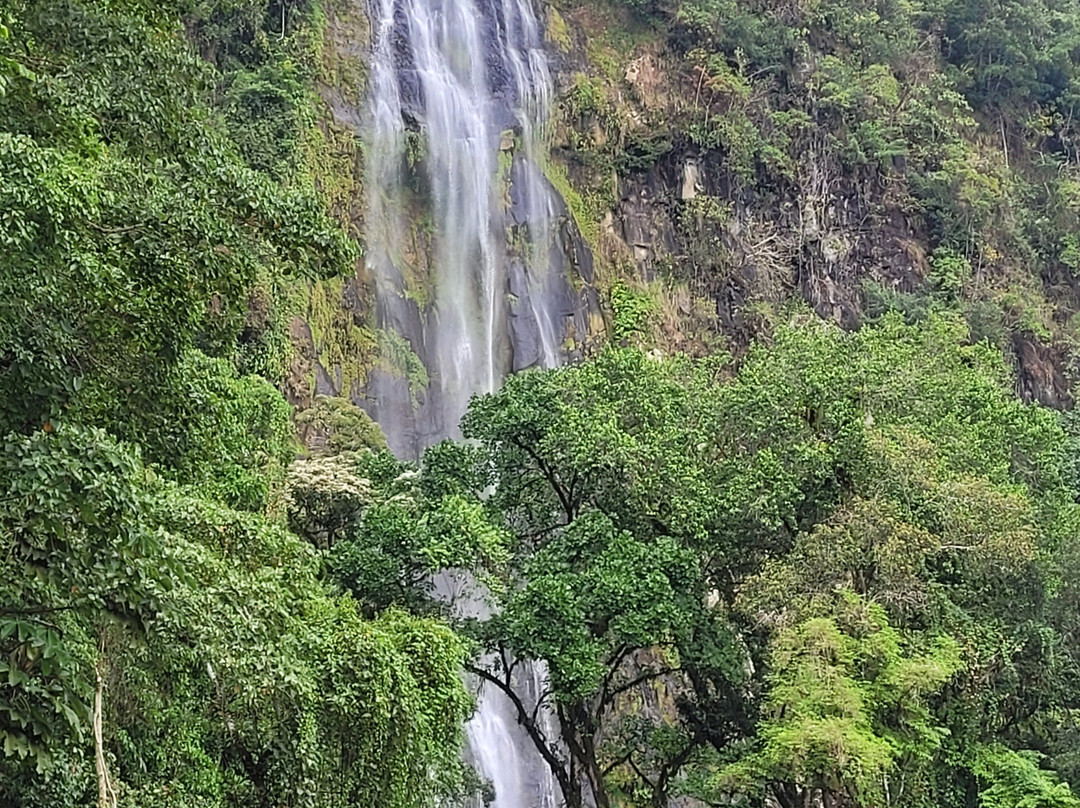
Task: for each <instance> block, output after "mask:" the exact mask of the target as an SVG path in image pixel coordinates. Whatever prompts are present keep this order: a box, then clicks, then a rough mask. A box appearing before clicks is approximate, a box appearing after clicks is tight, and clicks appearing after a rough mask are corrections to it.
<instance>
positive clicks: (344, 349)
mask: <svg viewBox="0 0 1080 808" xmlns="http://www.w3.org/2000/svg"><path fill="white" fill-rule="evenodd" d="M344 289H345V281H344V279H343V278H331V279H329V280H326V281H320V282H318V283H314V284H312V285H311V287H310V293H309V295H308V301H307V310H306V316H305V318H304V319H305V320H306V321H307V323H308V326H309V327H310V328H311V336H312V340H313V341H314V343H315V352H316V355H317V357H318V359H319V362H320V363H321V364H322V366H323V367H325V368H326V369H327V370H328V371H330V372H331V373H332V374H334V375H336V377H337V378H336V381H337V383H338V386H339V389H340V390H341V393H342V395H348V394H349V392H350V391H351V390H353V389H354V388H355V387H359V386H361V385H363V383H364V382H365V380H366V379H367V374H368V371H369V370H370V369H371V368H372V367H373V366H374V364H375V362H376V361H377V358H378V355H379V342H378V339H377V338H376V336H375V335H374V334H373V333H372V332H371V331H370V330H369V329H368V328H365V327H361V326H358V325H356V323H355V321H354V320H353V316H352V314H351V312H349V311H348V310H347V309H346V308H345V307H344V305H343V300H342V295H343V292H344Z"/></svg>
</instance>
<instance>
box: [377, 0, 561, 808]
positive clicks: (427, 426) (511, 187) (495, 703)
mask: <svg viewBox="0 0 1080 808" xmlns="http://www.w3.org/2000/svg"><path fill="white" fill-rule="evenodd" d="M373 3H374V6H375V7H374V8H373V14H372V23H373V29H372V31H373V38H374V58H373V63H372V73H371V77H370V92H371V100H370V103H371V108H370V113H371V126H370V128H369V131H368V132H367V163H368V165H367V169H368V170H367V177H368V185H369V187H368V221H367V263H368V268H369V271H370V273H371V275H372V277H373V278H374V279H375V283H376V288H377V298H378V322H379V327H380V329H382V330H383V331H384V332H393V333H395V334H397V335H399V336H400V337H401V338H404V339H405V340H406V341H407V342H408V344H409V348H410V349H411V351H412V352H414V353H415V355H416V356H417V357H418V358H419V359H420V361H421V362H422V363H423V365H424V368H425V370H426V373H427V376H428V378H429V379H430V383H429V385H428V386H427V388H426V390H423V391H421V392H420V394H419V396H418V395H417V393H416V391H415V390H412V389H409V388H408V387H407V386H405V385H404V384H403V383H402V381H401V380H400V379H399V378H396V377H391V376H389V375H387V376H385V377H381V380H380V377H376V383H374V384H373V385H372V387H373V388H374V389H369V392H368V395H369V399H371V401H372V409H373V411H374V415H375V417H376V419H377V420H378V421H379V423H380V425H381V426H382V427H383V430H384V431H385V432H386V434H387V440H388V442H389V444H390V446H391V448H392V449H393V450H394V451H395V452H396V453H398V454H399V455H403V456H417V455H418V454H419V452H420V451H421V450H422V449H423V447H424V446H426V445H430V444H431V443H433V442H435V441H437V440H439V439H442V438H444V437H450V436H454V435H455V433H456V430H457V424H458V421H459V419H460V417H461V415H462V414H463V413H464V411H465V408H466V406H467V404H468V399H469V397H470V396H471V395H473V394H474V393H483V392H489V391H492V390H494V389H495V388H496V387H497V386H498V385H499V383H500V382H501V380H502V378H503V377H504V376H505V375H506V374H507V373H508V372H510V371H511V370H516V369H520V368H524V367H533V366H540V367H552V366H555V365H557V364H559V362H560V361H561V356H560V342H561V339H562V333H563V331H564V322H563V321H564V319H565V317H566V315H567V314H568V311H567V307H566V303H565V301H566V299H567V297H568V286H567V283H566V278H565V277H564V274H563V272H562V268H563V267H564V262H563V261H562V260H561V257H562V256H561V255H557V253H558V249H559V248H558V245H557V244H556V234H555V229H554V222H555V219H556V212H557V211H558V209H559V207H560V200H559V199H558V197H557V195H556V194H555V193H554V191H553V190H552V189H551V187H550V185H549V184H548V182H547V181H546V180H545V179H544V176H543V172H542V171H541V169H540V166H541V161H542V159H543V153H544V152H543V148H544V146H543V134H544V129H545V126H546V124H547V119H548V110H549V105H550V101H551V95H552V89H551V88H552V84H551V76H550V73H549V69H548V63H547V58H546V55H545V53H544V49H543V37H542V31H541V28H540V25H539V24H538V22H537V19H536V15H535V13H534V10H533V8H532V6H531V5H530V3H529V2H528V0H373ZM418 168H419V170H416V169H418ZM418 210H422V211H423V213H422V215H423V216H424V217H427V218H428V219H429V227H430V237H431V250H430V254H431V256H432V262H431V266H430V267H428V266H426V265H423V262H422V259H421V254H422V253H423V252H424V250H423V245H420V246H418V245H417V243H416V233H415V227H416V218H417V215H418V214H417V211H418ZM410 223H411V224H412V227H413V228H414V229H410ZM555 258H558V259H560V260H558V261H556V260H554V259H555ZM418 275H420V276H422V277H421V279H420V280H421V283H420V284H419V285H420V286H421V287H422V288H423V289H424V290H426V291H427V294H428V297H427V299H424V300H417V291H416V288H415V285H417V284H416V279H417V276H418ZM410 278H411V279H412V281H413V284H414V288H410ZM516 676H517V678H518V680H519V681H518V682H516V687H517V688H519V690H520V693H521V694H522V696H523V698H525V699H526V700H527V703H529V702H530V701H531V703H532V704H535V700H536V699H538V698H540V696H541V692H542V688H543V682H544V678H545V677H544V675H543V670H542V668H540V667H539V666H535V665H525V664H522V665H519V666H517V667H516ZM540 715H541V716H542V717H543V716H545V715H546V720H547V722H548V731H549V732H551V733H554V732H555V729H554V726H553V723H554V722H553V720H552V716H551V715H550V714H549V713H546V712H545V710H541V711H540ZM466 732H467V737H468V742H469V757H470V759H471V761H472V762H473V763H474V764H475V765H476V767H477V769H478V770H479V772H480V774H481V775H482V776H484V777H485V778H486V779H488V780H489V781H490V782H491V783H492V785H493V786H494V789H495V802H494V808H556V806H558V805H559V804H560V803H561V799H560V797H559V796H558V791H557V786H556V783H555V780H554V778H553V776H552V774H551V772H550V770H549V769H548V768H547V766H546V764H545V763H544V762H543V760H542V759H541V758H540V756H539V753H538V752H537V751H536V749H535V747H534V746H533V745H532V742H531V741H530V740H529V738H528V737H527V736H526V734H525V733H524V731H523V730H522V729H521V727H520V726H519V725H518V723H517V716H516V713H515V711H514V708H513V706H512V705H511V704H510V702H509V700H508V699H507V698H505V696H504V695H503V694H501V693H499V692H497V691H496V690H494V688H492V687H490V686H489V687H487V688H482V689H481V690H480V693H479V704H478V708H477V713H476V715H475V716H474V717H473V719H472V720H471V721H470V722H469V724H468V726H467V727H466Z"/></svg>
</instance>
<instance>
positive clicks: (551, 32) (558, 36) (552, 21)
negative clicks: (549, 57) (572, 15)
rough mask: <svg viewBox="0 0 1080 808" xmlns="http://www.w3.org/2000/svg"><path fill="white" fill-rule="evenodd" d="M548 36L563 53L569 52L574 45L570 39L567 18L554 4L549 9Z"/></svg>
mask: <svg viewBox="0 0 1080 808" xmlns="http://www.w3.org/2000/svg"><path fill="white" fill-rule="evenodd" d="M547 38H548V41H549V42H551V44H553V45H554V46H555V47H556V48H558V49H559V50H560V51H562V52H563V53H569V52H570V49H571V47H572V42H571V41H570V28H569V27H567V25H566V20H564V19H563V17H562V14H560V13H559V10H558V9H557V8H555V7H554V6H548V9H547Z"/></svg>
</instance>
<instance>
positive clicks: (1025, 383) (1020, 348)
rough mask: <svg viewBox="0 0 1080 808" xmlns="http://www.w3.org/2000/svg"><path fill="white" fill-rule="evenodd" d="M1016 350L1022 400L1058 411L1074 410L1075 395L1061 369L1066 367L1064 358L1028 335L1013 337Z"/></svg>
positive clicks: (1018, 390) (1019, 392)
mask: <svg viewBox="0 0 1080 808" xmlns="http://www.w3.org/2000/svg"><path fill="white" fill-rule="evenodd" d="M1013 350H1014V351H1015V352H1016V360H1017V364H1018V365H1019V373H1018V374H1017V380H1016V382H1017V393H1018V394H1019V396H1020V398H1022V399H1023V400H1024V401H1026V402H1029V403H1030V402H1032V401H1038V402H1039V403H1040V404H1042V405H1043V406H1046V407H1053V408H1054V409H1059V410H1063V409H1071V408H1072V406H1073V399H1072V395H1071V394H1070V393H1069V386H1068V383H1067V382H1066V380H1065V376H1064V374H1063V373H1062V371H1061V369H1060V368H1061V367H1062V366H1063V365H1064V362H1063V361H1062V357H1060V356H1057V355H1056V352H1055V351H1054V350H1053V349H1052V348H1048V347H1047V346H1045V345H1043V344H1042V343H1040V342H1039V341H1038V340H1037V339H1036V338H1035V337H1033V336H1030V335H1028V334H1016V335H1015V336H1014V337H1013Z"/></svg>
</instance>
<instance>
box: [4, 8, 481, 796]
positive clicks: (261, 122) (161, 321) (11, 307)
mask: <svg viewBox="0 0 1080 808" xmlns="http://www.w3.org/2000/svg"><path fill="white" fill-rule="evenodd" d="M320 19H321V18H320V13H319V9H318V7H317V6H315V5H312V4H310V3H306V2H301V3H286V4H285V6H284V8H283V7H282V4H281V3H269V2H209V3H204V2H199V3H186V2H179V3H168V2H166V3H149V2H138V0H130V2H123V1H121V2H107V3H101V2H90V1H89V0H87V1H86V2H81V1H80V0H43V1H42V2H21V1H19V2H14V3H6V4H4V6H3V8H2V9H0V23H2V25H0V122H2V123H0V211H2V212H0V233H2V235H0V390H2V391H3V392H2V395H0V435H2V436H4V437H2V438H0V547H2V552H0V581H2V582H3V583H2V584H0V681H2V685H0V739H2V743H0V746H2V753H0V803H3V804H4V805H10V806H18V808H24V807H25V808H38V807H39V806H40V808H45V807H46V806H48V807H49V808H63V806H84V805H89V804H100V805H111V806H129V807H130V808H136V806H137V807H138V808H152V807H160V808H166V807H175V808H190V806H194V805H200V806H241V805H243V806H277V805H292V806H301V805H307V806H347V805H348V806H352V805H380V806H400V808H404V807H405V806H423V805H431V804H433V801H434V799H435V797H436V795H437V794H444V793H446V792H447V791H449V790H453V789H455V788H458V787H459V784H460V783H461V775H462V767H461V763H460V752H459V748H460V738H461V725H462V722H463V720H464V718H465V717H466V716H467V715H468V713H469V711H470V709H471V700H470V697H469V696H468V694H467V693H466V691H465V689H464V686H463V684H462V682H461V679H460V676H459V668H460V664H461V660H462V658H463V655H464V653H465V645H464V643H463V641H462V640H461V639H460V638H459V637H457V636H456V635H455V634H453V633H452V632H451V631H450V630H449V629H448V628H447V627H446V626H445V625H444V624H442V623H439V622H437V621H435V620H433V619H428V618H422V617H414V616H410V615H408V614H406V613H404V612H401V611H383V612H381V613H380V615H379V616H378V619H369V618H366V617H364V616H363V609H362V606H361V604H359V603H358V602H357V601H356V600H354V599H353V598H352V597H350V596H348V595H343V594H342V593H341V591H340V590H338V589H336V588H335V587H334V586H333V584H332V583H330V582H329V581H328V580H327V579H326V578H325V577H324V575H323V573H322V570H323V562H322V560H321V558H320V555H319V552H318V551H317V550H316V549H315V548H314V547H313V546H312V545H311V544H309V543H307V542H305V541H303V540H302V539H300V538H298V537H297V536H296V535H294V534H292V533H290V532H289V531H288V529H287V527H286V514H285V508H284V501H285V483H286V476H287V475H286V471H287V468H288V466H289V465H290V463H291V462H292V461H293V459H294V457H295V456H296V454H297V452H298V445H297V443H296V440H295V438H294V430H293V426H292V424H291V420H290V408H289V406H288V405H287V404H286V403H285V400H284V399H283V398H282V396H281V394H280V392H278V390H277V389H275V387H274V386H273V384H272V382H273V383H277V382H280V381H281V380H280V378H274V377H271V378H270V379H269V380H268V379H264V378H259V377H256V376H251V375H242V374H241V372H240V370H239V369H240V368H245V369H250V368H251V367H253V366H254V367H258V366H259V365H258V363H253V362H252V361H251V354H252V342H251V335H250V334H248V333H244V334H242V329H245V326H246V323H245V318H246V316H247V314H248V312H247V301H248V297H249V293H250V292H251V290H252V289H253V288H254V287H255V286H256V284H258V283H260V282H262V279H264V278H268V277H269V278H288V277H293V278H297V279H317V278H322V277H328V276H331V275H336V274H341V273H343V272H346V271H351V269H352V264H353V261H354V259H355V256H356V248H355V245H354V244H353V243H352V242H351V241H350V240H348V239H347V238H346V236H345V235H344V233H343V232H342V230H341V228H340V227H339V226H338V224H337V223H336V222H334V221H333V220H332V219H331V218H330V217H329V216H328V215H327V214H326V212H325V210H324V205H323V202H322V201H321V200H320V198H319V197H318V195H317V194H316V192H315V188H314V186H313V185H312V183H311V181H310V178H309V177H307V176H305V175H304V173H303V171H301V170H300V169H299V168H297V167H296V164H297V155H298V151H297V149H298V146H297V144H298V143H299V141H300V140H301V139H302V137H303V136H304V133H305V131H306V129H307V128H308V127H310V126H311V125H312V122H313V117H314V109H315V107H314V105H313V101H312V99H311V92H312V90H311V88H312V86H313V85H312V81H313V71H314V59H315V56H316V55H317V46H318V43H319V41H321V40H320V38H321V28H320V25H321V23H320ZM282 20H284V22H285V25H286V29H285V30H282V29H281V27H280V24H281V22H282ZM243 340H247V342H246V343H245V344H242V341H243ZM347 416H348V414H347V413H346V414H345V416H344V417H346V421H347V420H348V417H347ZM353 420H355V418H353ZM361 426H362V424H361ZM331 427H332V428H334V429H337V428H339V427H340V425H339V424H337V423H336V422H335V423H334V424H331ZM369 431H370V427H369ZM378 439H381V436H378ZM371 440H376V437H375V435H374V434H373V437H372V438H371ZM96 705H100V706H99V707H96ZM98 725H99V726H100V730H98V731H99V732H100V737H97V738H96V737H95V736H96V735H97V731H95V727H96V726H98ZM96 754H97V755H99V757H98V759H97V760H95V756H96ZM102 772H104V777H105V780H104V781H102V780H101V779H100V778H101V776H102V774H101V773H102Z"/></svg>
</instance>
